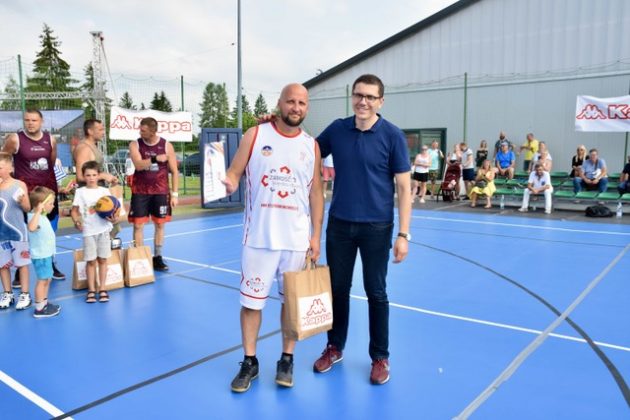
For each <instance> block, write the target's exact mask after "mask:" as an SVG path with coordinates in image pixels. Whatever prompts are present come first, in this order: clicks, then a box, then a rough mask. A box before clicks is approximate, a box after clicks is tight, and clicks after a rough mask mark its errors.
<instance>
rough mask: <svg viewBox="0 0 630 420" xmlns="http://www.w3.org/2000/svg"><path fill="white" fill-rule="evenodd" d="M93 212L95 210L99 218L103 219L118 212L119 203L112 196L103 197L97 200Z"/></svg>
mask: <svg viewBox="0 0 630 420" xmlns="http://www.w3.org/2000/svg"><path fill="white" fill-rule="evenodd" d="M94 210H96V213H97V214H98V215H99V216H101V217H102V218H103V219H105V218H107V217H110V216H111V215H113V214H115V213H116V212H118V210H120V201H118V199H117V198H116V197H114V196H113V195H104V196H102V197H101V198H99V199H98V201H97V202H96V205H95V206H94Z"/></svg>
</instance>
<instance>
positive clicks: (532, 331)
mask: <svg viewBox="0 0 630 420" xmlns="http://www.w3.org/2000/svg"><path fill="white" fill-rule="evenodd" d="M350 296H352V297H353V298H355V299H360V300H365V301H367V297H364V296H356V295H350ZM389 306H393V307H395V308H400V309H407V310H409V311H414V312H420V313H423V314H427V315H434V316H439V317H442V318H450V319H456V320H458V321H466V322H472V323H474V324H481V325H488V326H491V327H497V328H503V329H506V330H513V331H520V332H525V333H528V334H536V335H538V334H540V333H542V330H535V329H532V328H525V327H519V326H516V325H510V324H502V323H499V322H493V321H484V320H483V319H476V318H469V317H466V316H460V315H453V314H447V313H445V312H437V311H431V310H429V309H422V308H416V307H414V306H408V305H401V304H398V303H392V302H390V303H389ZM549 335H550V336H551V337H555V338H560V339H562V340H568V341H575V342H578V343H585V344H586V340H585V339H583V338H579V337H573V336H571V335H564V334H556V333H551V334H549ZM594 343H595V344H597V345H598V346H600V347H607V348H610V349H615V350H621V351H626V352H630V347H623V346H618V345H615V344H608V343H603V342H601V341H594Z"/></svg>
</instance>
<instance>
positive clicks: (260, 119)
mask: <svg viewBox="0 0 630 420" xmlns="http://www.w3.org/2000/svg"><path fill="white" fill-rule="evenodd" d="M277 118H278V116H277V115H276V114H265V115H259V116H257V117H256V121H258V124H264V123H268V122H271V121H275V120H276V119H277Z"/></svg>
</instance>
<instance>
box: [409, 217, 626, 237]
mask: <svg viewBox="0 0 630 420" xmlns="http://www.w3.org/2000/svg"><path fill="white" fill-rule="evenodd" d="M411 218H412V219H424V220H436V221H441V222H453V223H469V224H473V225H492V226H509V227H518V228H523V229H535V230H553V231H559V232H575V233H594V234H599V235H615V236H630V232H609V231H602V230H587V229H569V228H559V227H552V226H536V225H522V224H519V223H501V222H484V221H481V220H466V219H451V218H448V217H431V216H411Z"/></svg>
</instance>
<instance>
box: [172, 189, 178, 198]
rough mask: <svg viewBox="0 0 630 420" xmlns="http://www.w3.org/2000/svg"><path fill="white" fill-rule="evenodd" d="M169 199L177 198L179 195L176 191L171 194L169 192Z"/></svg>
mask: <svg viewBox="0 0 630 420" xmlns="http://www.w3.org/2000/svg"><path fill="white" fill-rule="evenodd" d="M171 197H175V198H177V197H179V193H178V192H177V191H173V192H171Z"/></svg>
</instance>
